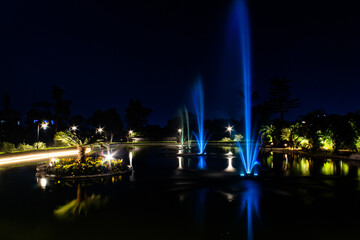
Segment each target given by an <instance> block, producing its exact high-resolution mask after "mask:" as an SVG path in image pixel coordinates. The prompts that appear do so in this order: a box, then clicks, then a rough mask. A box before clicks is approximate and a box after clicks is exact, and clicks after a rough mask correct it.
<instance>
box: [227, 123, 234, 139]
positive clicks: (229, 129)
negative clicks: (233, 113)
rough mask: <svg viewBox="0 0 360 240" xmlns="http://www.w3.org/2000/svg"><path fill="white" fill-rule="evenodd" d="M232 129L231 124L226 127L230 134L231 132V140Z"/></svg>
mask: <svg viewBox="0 0 360 240" xmlns="http://www.w3.org/2000/svg"><path fill="white" fill-rule="evenodd" d="M232 130H233V127H232V126H230V125H229V126H227V127H226V131H227V132H229V134H230V140H231V132H232Z"/></svg>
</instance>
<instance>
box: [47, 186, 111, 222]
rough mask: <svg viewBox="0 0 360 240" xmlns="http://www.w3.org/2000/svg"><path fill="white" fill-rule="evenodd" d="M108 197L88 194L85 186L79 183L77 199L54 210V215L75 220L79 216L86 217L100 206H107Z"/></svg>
mask: <svg viewBox="0 0 360 240" xmlns="http://www.w3.org/2000/svg"><path fill="white" fill-rule="evenodd" d="M108 200H109V199H108V198H102V197H101V195H94V194H93V195H91V196H90V197H88V196H87V194H86V190H85V188H84V187H83V186H82V185H81V184H80V183H79V184H78V186H77V193H76V199H74V200H72V201H70V202H68V203H67V204H65V205H62V206H60V207H58V208H57V209H55V210H54V215H55V216H56V217H57V218H59V219H63V220H75V219H77V218H79V217H86V216H88V215H90V214H92V213H94V212H96V211H97V210H98V209H99V208H101V207H105V206H106V205H107V203H108Z"/></svg>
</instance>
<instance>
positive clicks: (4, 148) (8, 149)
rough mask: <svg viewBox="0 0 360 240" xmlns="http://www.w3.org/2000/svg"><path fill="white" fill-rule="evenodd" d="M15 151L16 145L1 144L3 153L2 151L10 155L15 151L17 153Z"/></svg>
mask: <svg viewBox="0 0 360 240" xmlns="http://www.w3.org/2000/svg"><path fill="white" fill-rule="evenodd" d="M15 150H16V148H15V145H14V144H12V143H9V142H3V143H2V144H1V151H2V152H6V153H10V152H13V151H15Z"/></svg>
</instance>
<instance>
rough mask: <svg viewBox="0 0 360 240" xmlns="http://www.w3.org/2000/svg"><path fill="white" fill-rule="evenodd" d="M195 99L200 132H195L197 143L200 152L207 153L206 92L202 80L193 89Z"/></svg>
mask: <svg viewBox="0 0 360 240" xmlns="http://www.w3.org/2000/svg"><path fill="white" fill-rule="evenodd" d="M193 101H194V108H195V114H196V121H197V127H198V129H197V130H198V132H197V133H195V132H194V136H195V139H196V144H197V148H198V154H200V155H201V154H206V152H205V148H206V144H207V141H208V138H207V136H206V132H205V130H204V94H203V87H202V83H201V80H198V81H197V82H196V84H195V87H194V91H193Z"/></svg>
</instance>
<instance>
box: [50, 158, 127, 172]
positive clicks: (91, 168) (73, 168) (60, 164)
mask: <svg viewBox="0 0 360 240" xmlns="http://www.w3.org/2000/svg"><path fill="white" fill-rule="evenodd" d="M110 162H111V167H110V166H109V161H108V160H106V159H104V158H103V157H98V158H94V157H87V158H86V162H85V163H81V164H79V163H78V162H77V161H76V160H75V159H72V158H65V159H60V160H59V161H57V162H56V163H55V164H53V166H52V167H50V168H48V171H49V173H51V174H54V175H55V176H57V177H66V176H84V175H85V176H86V175H97V174H109V173H113V174H116V173H122V172H124V171H127V170H128V166H127V165H125V164H124V163H123V162H122V160H121V159H117V160H111V161H110Z"/></svg>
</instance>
